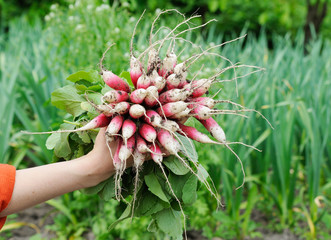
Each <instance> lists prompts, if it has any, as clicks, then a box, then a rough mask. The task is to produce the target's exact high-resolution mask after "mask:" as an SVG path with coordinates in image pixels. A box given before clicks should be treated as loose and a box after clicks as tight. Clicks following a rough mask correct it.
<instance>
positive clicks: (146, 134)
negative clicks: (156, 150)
mask: <svg viewBox="0 0 331 240" xmlns="http://www.w3.org/2000/svg"><path fill="white" fill-rule="evenodd" d="M139 133H140V136H142V137H143V138H144V139H145V140H146V141H148V142H151V143H154V142H155V139H156V130H155V129H154V128H153V127H152V126H151V125H149V124H147V123H143V124H142V125H141V126H140V127H139Z"/></svg>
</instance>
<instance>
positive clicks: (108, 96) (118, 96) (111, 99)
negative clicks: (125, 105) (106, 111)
mask: <svg viewBox="0 0 331 240" xmlns="http://www.w3.org/2000/svg"><path fill="white" fill-rule="evenodd" d="M128 99H129V94H128V93H127V92H125V91H121V90H110V91H108V92H106V93H105V94H104V95H103V96H102V99H101V100H102V101H103V102H108V103H118V102H123V101H126V100H128Z"/></svg>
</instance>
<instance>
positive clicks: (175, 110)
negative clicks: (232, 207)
mask: <svg viewBox="0 0 331 240" xmlns="http://www.w3.org/2000/svg"><path fill="white" fill-rule="evenodd" d="M170 11H175V12H177V13H178V11H176V10H166V11H164V12H161V13H160V14H159V15H158V16H157V17H156V19H155V20H154V22H153V24H152V27H151V34H150V45H149V47H148V48H147V49H146V50H145V51H143V52H142V53H141V54H140V55H139V57H135V56H134V54H133V38H134V35H135V30H136V27H137V25H136V26H135V29H134V32H133V36H132V39H131V47H130V52H131V58H130V77H131V79H130V80H131V82H132V84H133V86H134V88H132V87H130V85H129V84H128V83H127V81H125V80H124V79H122V78H121V77H119V76H117V75H116V74H114V73H113V72H112V71H110V70H106V69H105V68H104V66H103V65H102V62H103V59H104V56H105V53H106V52H107V51H106V52H105V53H104V55H103V56H102V58H101V60H100V74H101V75H102V78H103V80H104V82H105V83H106V84H107V85H108V86H109V87H110V88H111V89H112V90H110V91H108V92H106V93H105V94H103V95H102V97H101V102H102V104H99V105H97V104H94V103H93V102H92V101H89V102H90V103H91V104H92V106H93V107H94V108H95V110H96V111H97V112H98V113H99V115H98V116H97V117H95V118H94V119H92V120H91V121H90V122H89V123H87V124H86V125H84V126H83V127H80V128H77V129H75V130H62V131H61V130H60V131H57V132H78V131H86V130H91V129H95V128H101V127H107V130H106V133H105V134H106V141H107V145H108V146H109V149H111V148H110V146H111V145H113V144H115V145H116V151H115V152H114V153H112V152H111V150H110V152H111V154H112V157H113V163H114V166H115V169H116V175H115V191H116V198H117V199H118V200H120V199H121V178H122V175H123V173H124V171H125V169H126V168H127V161H128V159H129V158H131V157H132V158H133V162H134V169H135V172H136V176H135V189H136V188H137V185H138V176H139V170H140V167H141V166H142V164H143V163H144V161H145V160H147V159H152V160H153V161H154V162H155V163H156V164H157V165H158V166H159V167H160V168H161V170H162V173H163V175H164V177H165V179H166V182H167V185H168V186H169V188H170V191H171V192H172V195H173V197H174V198H175V199H176V201H177V202H178V203H179V207H180V209H181V211H182V213H183V209H182V207H181V204H180V201H179V200H178V198H177V197H176V194H175V193H174V191H173V190H172V187H171V185H170V182H169V180H168V178H167V174H166V172H165V170H164V168H163V165H162V161H163V159H164V157H165V156H169V155H174V156H175V157H177V158H178V159H180V161H181V162H182V164H183V165H184V166H185V167H187V168H188V169H189V170H190V171H191V172H192V174H194V175H195V176H196V177H197V178H198V179H199V180H200V181H201V182H202V183H203V184H204V185H205V186H206V187H207V189H208V190H209V191H210V192H211V194H212V195H213V196H214V197H215V198H217V196H216V195H217V194H216V193H215V192H214V191H213V190H212V188H211V186H210V185H209V183H208V181H207V180H206V179H205V178H203V177H201V175H200V174H198V173H197V172H196V171H195V170H194V169H197V166H198V165H197V163H196V162H195V161H190V157H189V154H188V153H187V149H186V148H185V146H184V144H183V142H182V140H181V139H182V137H180V136H179V135H182V136H184V137H186V138H189V139H192V140H195V141H197V142H201V143H208V144H209V143H211V144H221V145H224V146H226V147H227V148H229V149H230V150H231V151H232V149H231V148H230V147H229V144H231V143H230V142H227V140H226V137H225V133H224V131H223V129H222V127H221V126H220V125H219V124H218V123H217V122H216V121H215V120H214V119H213V115H216V114H237V115H240V114H239V113H238V112H240V111H255V110H250V109H245V108H243V107H242V106H240V105H239V104H235V103H233V102H231V101H227V100H214V99H213V98H212V97H208V96H205V95H206V93H208V90H209V89H210V87H211V86H212V84H213V83H215V82H219V81H221V80H219V79H217V78H218V77H219V76H220V75H221V74H222V73H224V72H225V71H227V70H229V69H236V68H239V67H253V68H256V67H254V66H247V65H235V64H232V62H231V61H230V60H228V59H226V58H225V57H223V56H221V55H218V54H216V53H211V52H210V50H211V49H213V48H216V47H220V46H222V45H224V44H225V43H223V44H220V45H216V46H214V47H211V48H208V49H205V50H203V49H201V48H200V49H201V52H200V53H198V54H194V55H193V56H191V57H190V58H188V59H186V60H184V61H183V62H178V59H177V55H176V54H175V51H174V49H175V47H174V45H175V42H176V41H177V40H183V41H185V39H183V38H181V37H180V35H182V34H183V33H185V32H188V31H191V30H193V29H196V28H199V27H202V26H204V25H205V24H203V25H199V26H196V27H191V26H190V25H189V22H190V20H191V19H193V18H195V17H198V16H193V17H190V18H188V19H186V20H184V21H183V22H181V23H180V24H178V25H177V26H176V27H175V28H173V29H168V31H169V32H168V34H167V35H166V36H165V37H164V38H162V39H160V40H157V41H155V42H153V37H154V33H153V29H154V26H155V23H156V21H157V20H158V18H159V17H160V15H161V14H164V13H166V12H170ZM140 19H141V18H140ZM140 19H139V21H140ZM139 21H138V22H139ZM138 22H137V24H138ZM206 24H207V23H206ZM183 25H184V26H185V25H187V26H188V27H187V28H186V29H185V30H182V31H180V32H176V30H177V29H178V28H179V27H180V26H183ZM235 40H236V39H235ZM166 42H168V44H167V46H168V50H167V53H166V55H165V56H164V57H163V58H161V56H160V50H161V49H162V48H163V47H164V45H165V43H166ZM169 42H170V43H169ZM187 42H189V41H187ZM189 43H190V44H193V43H191V42H189ZM193 45H194V44H193ZM107 50H108V49H107ZM208 54H210V55H216V56H219V57H221V58H222V59H225V60H226V61H228V62H229V63H230V66H229V67H227V68H224V69H222V70H220V71H218V72H216V73H215V74H213V75H212V76H211V77H209V78H203V79H195V78H197V76H198V73H192V72H190V74H189V72H188V71H189V68H190V66H191V65H192V64H193V63H194V62H196V61H197V60H198V59H199V58H200V57H201V56H204V55H208ZM145 57H147V61H144V58H145ZM257 69H258V70H261V69H260V68H257ZM258 70H257V71H258ZM188 76H194V77H192V79H188ZM235 80H236V78H234V79H231V80H230V81H235ZM226 81H229V80H226ZM222 102H223V103H224V102H226V103H231V104H234V105H236V106H238V107H240V108H239V110H219V109H215V106H216V104H218V103H222ZM190 117H192V118H195V119H196V120H197V121H199V122H200V123H202V125H203V126H204V127H205V128H206V130H207V131H208V132H209V133H210V134H211V136H212V137H213V138H214V139H215V140H212V139H211V138H210V137H209V136H208V135H206V134H204V133H202V132H199V131H198V130H197V129H195V128H194V127H190V126H186V125H185V122H186V120H187V119H188V118H190ZM232 152H233V151H232ZM233 153H234V152H233ZM234 154H235V153H234ZM235 155H236V154H235ZM185 156H186V157H185ZM236 157H237V158H238V159H239V157H238V156H237V155H236ZM135 195H136V190H135V194H134V198H133V206H134V202H135ZM218 201H219V200H218ZM132 209H134V207H132ZM183 215H184V214H183ZM184 216H185V215H184ZM184 222H185V221H184Z"/></svg>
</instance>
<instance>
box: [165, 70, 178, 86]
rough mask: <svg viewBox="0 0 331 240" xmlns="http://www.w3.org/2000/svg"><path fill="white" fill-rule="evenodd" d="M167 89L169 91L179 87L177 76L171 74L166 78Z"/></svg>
mask: <svg viewBox="0 0 331 240" xmlns="http://www.w3.org/2000/svg"><path fill="white" fill-rule="evenodd" d="M166 83H167V89H168V90H171V89H175V88H177V87H178V86H179V84H180V78H179V77H178V76H177V74H175V73H173V74H170V75H169V76H168V77H167V81H166Z"/></svg>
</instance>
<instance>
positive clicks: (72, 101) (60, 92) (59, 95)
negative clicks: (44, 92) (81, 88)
mask: <svg viewBox="0 0 331 240" xmlns="http://www.w3.org/2000/svg"><path fill="white" fill-rule="evenodd" d="M51 101H52V104H53V105H54V106H56V107H57V108H59V109H62V110H65V111H66V112H68V113H70V114H71V115H73V116H74V117H76V116H79V115H80V114H82V113H84V112H85V110H83V109H82V108H81V106H80V105H81V102H85V99H84V98H83V97H82V96H80V95H78V93H77V90H76V88H75V87H74V86H72V85H67V86H65V87H63V88H59V89H57V90H55V91H54V92H53V93H52V97H51Z"/></svg>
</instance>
